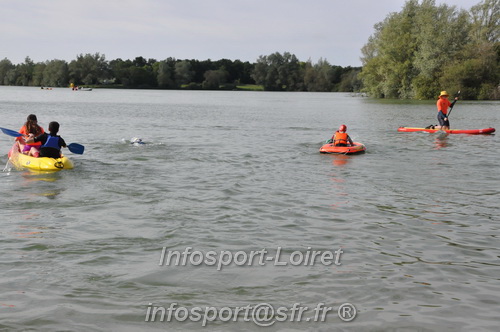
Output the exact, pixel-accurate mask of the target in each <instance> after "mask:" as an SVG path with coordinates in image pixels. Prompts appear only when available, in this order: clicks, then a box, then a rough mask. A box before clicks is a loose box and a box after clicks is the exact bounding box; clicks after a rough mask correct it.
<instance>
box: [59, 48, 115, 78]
mask: <svg viewBox="0 0 500 332" xmlns="http://www.w3.org/2000/svg"><path fill="white" fill-rule="evenodd" d="M68 69H69V76H70V80H71V81H72V82H73V83H75V84H77V85H78V84H82V83H83V84H87V85H90V84H97V83H99V81H100V80H104V79H106V78H108V77H109V67H108V63H107V62H106V57H105V55H104V54H99V53H95V54H85V55H83V54H80V55H78V56H77V57H76V60H73V61H71V62H70V63H69V66H68Z"/></svg>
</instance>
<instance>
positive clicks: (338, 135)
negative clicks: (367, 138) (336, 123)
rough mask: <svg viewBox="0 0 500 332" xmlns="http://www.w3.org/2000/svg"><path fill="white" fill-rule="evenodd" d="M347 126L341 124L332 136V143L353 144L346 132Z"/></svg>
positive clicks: (340, 144)
mask: <svg viewBox="0 0 500 332" xmlns="http://www.w3.org/2000/svg"><path fill="white" fill-rule="evenodd" d="M346 130H347V126H346V125H341V126H340V127H339V130H337V131H336V132H335V133H334V134H333V136H332V139H331V141H332V143H333V145H335V146H350V145H354V143H353V142H352V140H351V138H350V137H349V135H347V133H346Z"/></svg>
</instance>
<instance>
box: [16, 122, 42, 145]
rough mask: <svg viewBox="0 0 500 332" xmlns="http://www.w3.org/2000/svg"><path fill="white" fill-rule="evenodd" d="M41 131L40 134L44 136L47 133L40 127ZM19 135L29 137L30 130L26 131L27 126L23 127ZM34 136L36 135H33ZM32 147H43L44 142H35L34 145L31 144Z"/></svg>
mask: <svg viewBox="0 0 500 332" xmlns="http://www.w3.org/2000/svg"><path fill="white" fill-rule="evenodd" d="M40 129H41V130H42V132H41V133H40V135H41V134H43V133H44V132H45V131H44V130H43V128H42V127H40ZM19 133H21V134H23V135H24V136H28V134H29V133H28V130H26V126H22V127H21V129H19ZM33 134H34V133H33ZM19 138H21V137H18V138H17V139H19ZM30 145H33V146H39V145H42V142H34V143H31V144H30Z"/></svg>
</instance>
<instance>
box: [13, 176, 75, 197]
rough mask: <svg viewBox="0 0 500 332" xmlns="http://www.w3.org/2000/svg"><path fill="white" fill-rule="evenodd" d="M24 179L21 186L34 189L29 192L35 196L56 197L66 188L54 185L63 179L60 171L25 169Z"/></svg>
mask: <svg viewBox="0 0 500 332" xmlns="http://www.w3.org/2000/svg"><path fill="white" fill-rule="evenodd" d="M22 179H23V181H21V182H20V183H19V186H20V187H23V188H30V189H32V190H30V191H29V193H30V195H33V196H41V197H46V198H49V199H54V198H56V197H57V196H58V195H59V194H61V193H62V192H63V191H64V190H65V189H64V188H63V187H58V186H54V184H56V182H57V181H58V180H60V179H61V174H60V172H44V171H33V170H25V171H23V172H22Z"/></svg>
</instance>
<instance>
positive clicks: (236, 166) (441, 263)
mask: <svg viewBox="0 0 500 332" xmlns="http://www.w3.org/2000/svg"><path fill="white" fill-rule="evenodd" d="M30 113H35V114H36V115H37V116H38V119H39V121H40V124H41V125H42V126H43V127H45V128H47V125H48V123H49V122H50V121H53V120H56V121H59V122H60V124H61V130H60V134H61V136H62V137H64V139H65V140H66V142H68V143H72V142H75V143H80V144H83V145H85V147H86V150H85V154H84V155H72V154H70V153H69V152H68V155H69V156H70V157H71V159H72V160H73V161H74V163H75V165H76V166H75V169H73V170H64V171H61V172H58V173H45V174H44V173H41V174H40V173H32V172H29V171H23V170H16V169H12V168H11V167H9V166H8V165H7V169H6V171H5V172H3V173H0V175H1V180H0V193H1V194H2V200H1V201H0V210H1V212H0V213H1V231H0V239H1V242H0V250H1V252H2V255H1V258H0V266H1V274H0V330H2V331H3V330H5V331H167V330H169V331H170V330H177V331H181V330H217V331H220V330H223V331H226V330H227V331H233V330H240V331H250V330H256V329H259V326H258V325H256V324H255V323H253V322H251V321H249V322H245V319H244V318H245V317H244V316H243V315H240V317H239V319H238V321H237V322H233V321H230V322H222V321H220V320H219V321H215V322H209V323H208V327H202V324H201V322H200V321H198V322H195V321H190V320H189V319H186V320H185V321H184V322H180V321H175V320H174V321H171V322H166V321H165V322H159V321H157V322H145V320H146V314H147V310H148V308H149V309H151V308H152V307H153V306H164V307H166V308H168V307H169V305H170V304H171V303H177V305H178V306H185V307H186V308H194V307H203V308H204V307H206V306H213V307H216V308H223V307H245V306H248V305H250V306H256V305H258V304H259V303H269V304H270V305H272V306H274V307H275V308H278V307H288V308H291V307H292V306H293V305H294V304H295V303H300V305H302V306H307V307H308V310H306V311H305V313H304V319H303V321H302V322H291V321H290V319H288V320H287V321H284V322H281V321H277V322H276V323H275V324H273V325H272V326H271V327H269V328H267V330H270V331H290V330H296V331H302V330H312V331H332V330H333V331H399V330H404V331H460V330H462V331H492V330H497V329H498V325H499V324H500V316H499V314H498V308H499V305H500V281H499V279H500V260H499V258H500V249H499V242H498V240H499V236H500V230H499V208H498V202H499V201H500V177H499V166H500V159H499V153H498V151H499V149H500V143H499V140H498V138H497V136H495V135H487V136H466V135H450V136H448V137H441V136H439V135H436V134H426V133H398V132H397V131H396V129H397V127H399V126H401V125H406V126H426V125H429V124H435V123H436V117H435V113H436V111H435V106H434V103H433V102H401V101H377V100H372V99H369V98H361V97H356V96H351V95H350V94H320V93H265V92H258V93H253V92H201V91H200V92H190V91H140V90H94V91H91V92H85V91H79V92H73V91H70V90H69V89H54V90H52V91H45V90H40V89H36V88H17V87H0V115H1V119H2V120H1V124H0V126H1V127H5V128H9V129H18V128H20V127H21V125H22V124H23V122H24V120H25V119H26V116H27V115H28V114H30ZM451 122H452V126H453V127H455V128H486V127H490V126H491V127H497V129H499V127H500V102H498V101H497V102H471V101H459V102H458V103H457V105H456V106H455V109H454V111H453V114H452V116H451ZM342 123H345V124H347V126H348V132H349V134H350V135H351V137H352V138H353V139H354V140H355V141H359V142H362V143H364V144H365V145H366V146H367V152H366V153H365V154H362V155H355V156H344V155H322V154H320V153H318V149H319V147H320V146H321V145H322V142H323V141H324V140H325V139H328V138H329V137H330V136H331V134H332V132H333V131H334V129H336V127H338V126H339V125H340V124H342ZM132 137H141V138H142V139H143V140H144V141H145V142H146V143H147V144H145V145H142V146H133V145H131V144H128V143H127V141H128V140H130V138H132ZM12 141H13V139H12V138H11V137H9V136H6V135H2V137H1V139H0V149H1V151H3V153H2V157H1V158H0V162H2V163H3V164H2V167H3V165H5V164H6V163H7V156H6V154H7V151H8V149H9V148H10V146H11V145H12ZM163 247H166V248H167V249H168V250H170V251H174V250H178V251H180V252H182V251H184V250H186V248H187V247H192V248H193V249H192V250H193V251H194V250H197V251H200V252H203V253H206V252H209V251H215V252H217V253H220V252H221V251H228V252H231V253H236V252H238V251H244V252H246V253H250V252H251V251H257V250H262V249H266V250H268V251H269V253H270V254H275V253H276V251H277V249H278V247H281V253H282V257H283V258H282V260H285V259H287V258H289V257H290V255H294V253H296V252H301V253H303V254H306V252H307V251H308V248H310V250H316V251H323V252H325V251H331V252H333V251H336V250H338V249H340V248H342V250H343V254H342V256H341V261H340V262H341V265H335V264H332V265H330V266H326V265H323V264H321V263H318V262H317V263H316V264H314V265H312V266H311V265H309V266H303V265H302V266H293V265H291V264H288V265H287V266H274V264H273V262H269V263H267V264H265V265H264V266H260V265H259V264H257V263H256V262H254V264H253V265H252V266H236V265H230V266H225V267H224V268H223V269H222V270H221V271H217V268H216V267H215V266H210V265H207V264H201V265H199V266H194V265H192V264H188V265H187V266H159V260H160V255H161V252H162V248H163ZM295 257H298V256H295ZM318 303H325V306H329V307H332V308H334V309H333V310H332V311H330V312H329V313H328V316H327V318H326V321H325V322H314V312H313V310H312V309H313V308H315V307H316V306H317V305H318ZM343 303H351V304H353V305H354V306H355V307H356V309H357V317H356V318H355V319H354V320H353V321H351V322H343V321H342V320H341V319H340V318H339V317H338V316H337V312H336V310H337V308H338V307H339V306H340V305H341V304H343ZM306 318H309V321H306Z"/></svg>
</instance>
